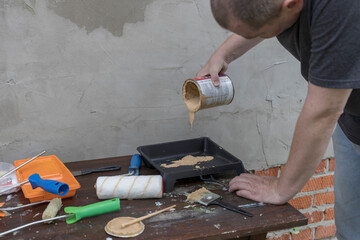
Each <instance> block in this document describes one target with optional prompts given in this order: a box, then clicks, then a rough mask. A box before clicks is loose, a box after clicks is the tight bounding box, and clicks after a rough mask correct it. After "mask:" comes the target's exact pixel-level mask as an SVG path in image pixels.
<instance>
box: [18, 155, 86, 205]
mask: <svg viewBox="0 0 360 240" xmlns="http://www.w3.org/2000/svg"><path fill="white" fill-rule="evenodd" d="M27 160H29V159H24V160H18V161H15V162H14V165H15V167H17V166H19V165H20V164H22V163H24V162H25V161H27ZM34 173H38V174H39V175H40V177H41V178H43V179H51V180H56V181H59V182H63V183H66V184H68V185H69V192H68V193H67V194H66V195H65V196H59V195H56V194H52V193H48V192H46V191H44V190H43V189H41V188H39V187H38V188H35V189H32V187H31V184H30V183H26V184H23V185H22V186H21V189H22V191H23V193H24V196H25V198H28V199H29V200H30V202H39V201H43V200H51V199H53V198H56V197H60V198H68V197H72V196H74V195H75V193H76V189H79V188H80V184H79V182H78V181H77V180H76V179H75V177H74V176H73V175H72V174H71V172H70V171H69V169H68V168H67V167H65V165H64V164H63V163H62V162H61V161H60V160H59V159H58V158H57V157H56V156H55V155H51V156H43V157H38V158H36V159H34V160H33V161H31V162H30V163H28V164H26V165H25V166H23V167H21V168H19V169H18V170H16V176H17V178H18V180H19V182H23V181H25V180H28V178H29V177H30V176H31V175H32V174H34Z"/></svg>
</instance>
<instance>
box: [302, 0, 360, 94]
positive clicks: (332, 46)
mask: <svg viewBox="0 0 360 240" xmlns="http://www.w3.org/2000/svg"><path fill="white" fill-rule="evenodd" d="M309 27H310V36H311V50H310V60H309V73H308V79H309V81H310V82H311V83H313V84H315V85H318V86H321V87H327V88H352V89H356V88H360V1H358V0H356V1H355V0H341V1H339V0H322V1H319V0H315V1H314V3H313V6H312V19H311V21H310V26H309Z"/></svg>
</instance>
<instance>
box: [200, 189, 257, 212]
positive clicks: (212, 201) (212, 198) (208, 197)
mask: <svg viewBox="0 0 360 240" xmlns="http://www.w3.org/2000/svg"><path fill="white" fill-rule="evenodd" d="M195 201H196V202H198V203H200V204H202V205H205V206H208V205H218V206H221V207H223V208H226V209H228V210H230V211H233V212H237V213H240V214H243V215H245V216H248V217H252V216H253V215H252V214H251V213H249V212H247V211H244V210H242V209H240V208H238V207H236V206H234V205H231V204H228V203H224V202H222V201H221V196H220V195H218V194H216V193H212V192H210V191H208V192H204V193H202V196H201V198H200V199H197V200H195Z"/></svg>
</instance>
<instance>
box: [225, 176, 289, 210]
mask: <svg viewBox="0 0 360 240" xmlns="http://www.w3.org/2000/svg"><path fill="white" fill-rule="evenodd" d="M278 181H279V179H278V178H276V177H272V176H260V175H254V174H249V173H242V174H241V175H240V176H237V177H234V178H233V179H232V180H231V181H230V183H229V191H230V192H235V193H236V195H238V196H240V197H245V198H248V199H251V200H254V201H258V202H264V203H272V204H283V203H286V202H287V201H288V199H285V198H284V199H281V197H280V196H279V193H278Z"/></svg>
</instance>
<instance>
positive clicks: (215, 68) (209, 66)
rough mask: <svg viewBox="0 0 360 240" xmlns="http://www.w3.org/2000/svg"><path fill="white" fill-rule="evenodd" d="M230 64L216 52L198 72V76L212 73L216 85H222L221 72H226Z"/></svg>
mask: <svg viewBox="0 0 360 240" xmlns="http://www.w3.org/2000/svg"><path fill="white" fill-rule="evenodd" d="M228 65H229V64H228V63H226V62H225V59H224V58H222V57H220V56H218V55H215V54H214V55H213V56H211V58H210V59H209V61H208V62H207V63H206V64H205V66H204V67H203V68H202V69H201V70H200V71H199V72H198V73H197V74H196V77H202V76H205V75H209V74H210V76H211V80H212V82H213V84H214V86H215V87H217V86H219V85H220V80H219V73H222V74H224V73H225V72H226V70H227V68H228Z"/></svg>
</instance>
